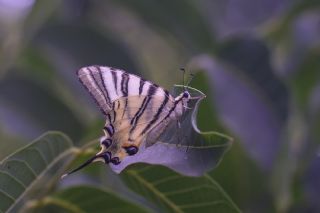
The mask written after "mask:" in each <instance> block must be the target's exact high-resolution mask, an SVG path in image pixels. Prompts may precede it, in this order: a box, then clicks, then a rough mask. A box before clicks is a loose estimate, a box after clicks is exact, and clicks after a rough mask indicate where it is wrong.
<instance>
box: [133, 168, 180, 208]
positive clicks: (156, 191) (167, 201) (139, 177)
mask: <svg viewBox="0 0 320 213" xmlns="http://www.w3.org/2000/svg"><path fill="white" fill-rule="evenodd" d="M128 173H129V174H131V175H132V176H133V177H134V178H136V179H137V180H138V181H140V182H141V183H143V184H144V185H145V186H146V187H147V188H148V189H149V190H150V191H152V192H153V193H155V194H156V195H158V196H159V197H160V199H162V200H163V202H165V203H166V204H167V205H168V206H170V207H171V208H172V209H173V210H174V211H175V212H177V213H184V211H183V210H182V209H181V208H179V206H177V205H176V204H175V203H173V202H172V201H171V200H169V199H168V198H167V197H166V196H165V195H164V194H163V193H161V192H160V191H159V190H157V189H156V188H155V187H154V186H153V185H152V184H150V183H148V182H147V181H145V180H144V179H143V178H142V177H141V176H140V175H139V174H138V173H137V172H135V171H133V170H131V171H128Z"/></svg>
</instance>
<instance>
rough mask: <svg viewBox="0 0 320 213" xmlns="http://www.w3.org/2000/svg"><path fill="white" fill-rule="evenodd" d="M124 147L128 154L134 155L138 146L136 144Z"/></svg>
mask: <svg viewBox="0 0 320 213" xmlns="http://www.w3.org/2000/svg"><path fill="white" fill-rule="evenodd" d="M124 149H125V150H126V152H127V153H128V155H134V154H136V153H137V152H138V150H139V149H138V147H136V146H128V147H124Z"/></svg>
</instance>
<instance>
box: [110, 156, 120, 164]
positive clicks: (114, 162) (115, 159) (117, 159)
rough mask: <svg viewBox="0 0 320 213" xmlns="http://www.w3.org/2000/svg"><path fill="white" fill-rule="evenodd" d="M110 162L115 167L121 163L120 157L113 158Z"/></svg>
mask: <svg viewBox="0 0 320 213" xmlns="http://www.w3.org/2000/svg"><path fill="white" fill-rule="evenodd" d="M110 162H111V163H113V164H114V165H119V164H120V163H121V162H120V160H119V158H118V157H114V158H112V159H111V160H110Z"/></svg>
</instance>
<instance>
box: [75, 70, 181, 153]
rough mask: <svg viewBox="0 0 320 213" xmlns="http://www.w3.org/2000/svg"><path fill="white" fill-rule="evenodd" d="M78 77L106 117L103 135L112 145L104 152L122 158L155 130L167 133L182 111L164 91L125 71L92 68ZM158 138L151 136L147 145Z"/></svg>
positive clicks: (82, 71)
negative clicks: (126, 150)
mask: <svg viewBox="0 0 320 213" xmlns="http://www.w3.org/2000/svg"><path fill="white" fill-rule="evenodd" d="M78 76H79V79H80V81H81V82H82V83H83V84H84V86H85V87H86V88H87V90H88V91H89V93H90V94H91V95H92V96H93V98H94V99H95V100H96V102H97V104H98V105H99V107H100V108H101V111H102V112H103V113H104V114H105V115H106V124H105V128H104V132H105V135H106V136H107V137H108V138H112V145H111V146H110V147H103V148H104V150H106V149H107V148H109V149H110V150H111V152H112V153H111V154H112V155H113V156H116V157H118V158H120V159H122V158H123V157H125V156H126V153H125V151H124V149H125V148H126V147H128V146H131V145H134V146H137V147H139V146H140V144H141V143H142V142H143V141H145V138H146V136H147V135H148V133H150V131H152V130H153V129H155V128H156V129H157V130H159V131H158V133H160V132H162V131H164V129H165V127H166V125H167V124H168V123H169V121H170V120H174V119H175V117H176V111H177V109H179V107H180V108H182V105H181V104H177V102H176V101H175V99H174V98H173V97H172V96H171V95H170V94H169V92H168V91H166V90H165V89H163V88H161V87H159V86H157V85H156V84H154V83H152V82H150V81H146V80H144V79H142V78H140V77H138V76H136V75H133V74H128V73H126V72H124V71H122V70H117V69H114V68H110V67H101V66H91V67H85V68H82V69H80V70H79V71H78ZM157 135H160V134H155V133H154V134H152V137H149V138H150V142H149V143H148V144H152V143H153V142H154V141H155V140H156V136H157ZM151 141H152V142H151Z"/></svg>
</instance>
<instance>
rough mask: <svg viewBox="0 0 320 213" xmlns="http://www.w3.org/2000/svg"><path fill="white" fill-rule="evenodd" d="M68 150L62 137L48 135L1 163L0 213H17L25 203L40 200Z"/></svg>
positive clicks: (51, 133)
mask: <svg viewBox="0 0 320 213" xmlns="http://www.w3.org/2000/svg"><path fill="white" fill-rule="evenodd" d="M71 148H72V143H71V141H70V140H69V138H67V137H66V136H65V135H63V134H61V133H58V132H49V133H47V134H45V135H43V136H41V137H40V138H38V139H36V140H35V141H34V142H33V143H31V144H30V145H28V146H26V147H24V148H22V149H20V150H18V151H17V152H15V153H13V154H12V155H10V156H8V157H7V158H5V159H4V160H3V161H1V162H0V201H1V202H0V212H17V211H18V209H20V208H21V206H22V205H24V203H25V202H26V201H27V200H28V199H30V198H33V197H34V196H37V197H40V196H43V194H45V193H46V192H47V191H48V190H49V189H50V187H51V186H52V183H53V182H52V181H53V180H57V178H58V175H59V174H61V170H62V169H64V167H63V166H62V165H63V164H61V162H62V161H63V162H66V161H67V158H68V156H69V155H70V153H71V151H72V149H71ZM40 187H41V188H40Z"/></svg>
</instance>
